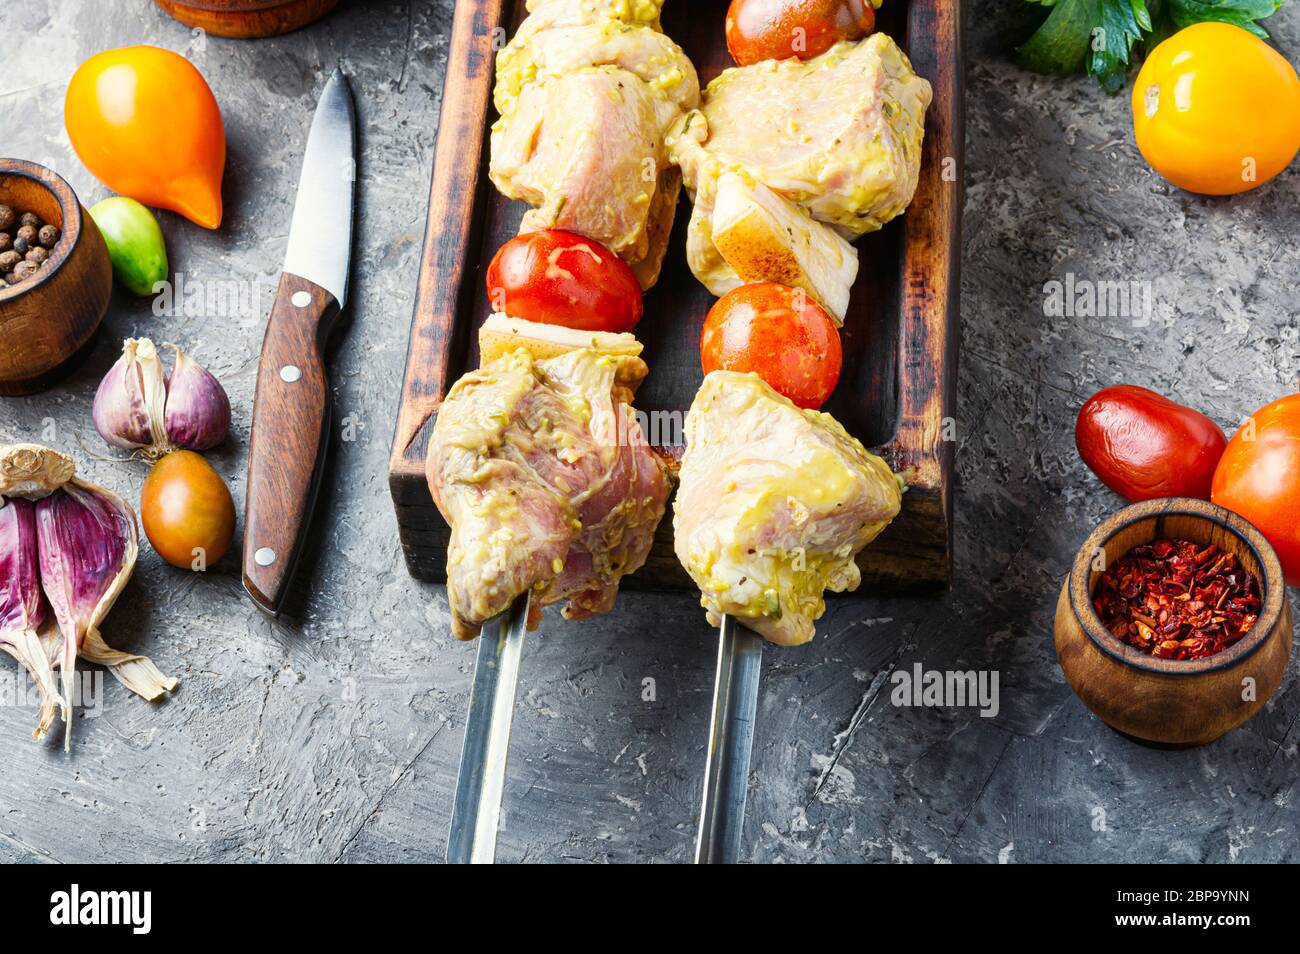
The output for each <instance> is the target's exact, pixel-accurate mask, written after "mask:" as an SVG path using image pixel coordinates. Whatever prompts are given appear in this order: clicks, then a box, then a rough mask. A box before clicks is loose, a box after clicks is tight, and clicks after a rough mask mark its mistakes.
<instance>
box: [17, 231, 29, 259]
mask: <svg viewBox="0 0 1300 954" xmlns="http://www.w3.org/2000/svg"><path fill="white" fill-rule="evenodd" d="M29 248H31V244H30V243H29V242H28V241H27V239H25V238H23V237H22V236H21V235H20V236H18V237H17V238H16V239H14V247H13V251H15V252H17V253H18V257H19V258H22V257H23V256H24V255H26V254H27V250H28V249H29Z"/></svg>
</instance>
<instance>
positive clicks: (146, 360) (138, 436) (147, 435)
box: [93, 338, 170, 456]
mask: <svg viewBox="0 0 1300 954" xmlns="http://www.w3.org/2000/svg"><path fill="white" fill-rule="evenodd" d="M166 396H167V391H166V382H165V380H164V378H163V367H162V361H161V360H160V358H159V356H158V351H157V349H156V348H155V347H154V343H153V342H152V341H150V340H149V339H148V338H138V339H137V338H127V339H126V341H125V342H124V344H123V347H122V357H120V358H118V359H117V363H116V364H115V365H113V367H112V368H110V369H109V371H108V374H106V375H104V380H103V381H101V382H99V390H97V391H96V392H95V407H94V412H93V413H94V419H95V430H97V431H99V436H100V437H102V438H104V440H106V441H107V442H108V443H109V444H111V445H113V446H114V447H122V448H125V449H127V450H137V449H143V450H144V451H145V452H146V454H149V455H150V456H159V455H161V454H165V453H166V452H167V451H168V450H170V448H169V447H167V433H166V431H165V429H164V428H163V425H162V421H163V407H164V402H165V401H166Z"/></svg>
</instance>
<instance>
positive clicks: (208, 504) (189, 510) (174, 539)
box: [140, 450, 235, 570]
mask: <svg viewBox="0 0 1300 954" xmlns="http://www.w3.org/2000/svg"><path fill="white" fill-rule="evenodd" d="M140 522H141V523H142V524H144V535H145V536H146V537H148V538H149V542H150V543H152V544H153V548H154V549H155V550H157V551H158V555H159V556H160V557H162V558H163V559H164V560H166V561H167V562H168V563H170V564H171V565H172V566H178V567H180V568H181V569H183V570H206V569H207V568H208V567H210V566H211V565H212V564H214V563H216V562H217V561H218V560H220V559H221V558H222V557H223V556H225V554H226V551H227V550H229V549H230V541H231V539H232V538H233V537H234V535H235V503H234V501H233V500H231V499H230V491H229V489H227V487H226V482H225V481H223V480H222V479H221V475H220V474H218V473H217V472H216V471H215V470H213V469H212V465H211V464H209V463H208V462H207V461H206V460H204V459H203V458H202V457H200V456H199V455H198V454H196V453H194V452H193V451H187V450H178V451H172V452H171V453H170V454H168V455H167V456H165V457H163V458H162V459H161V460H160V461H158V463H156V464H154V465H153V468H152V469H151V470H150V471H149V476H148V477H146V478H145V481H144V490H143V491H142V492H141V494H140Z"/></svg>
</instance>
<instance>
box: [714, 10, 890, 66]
mask: <svg viewBox="0 0 1300 954" xmlns="http://www.w3.org/2000/svg"><path fill="white" fill-rule="evenodd" d="M875 28H876V11H875V9H873V7H872V6H871V4H870V3H869V2H868V0H731V6H730V7H729V8H728V10H727V49H728V50H729V51H730V52H731V58H732V59H733V60H735V61H736V62H737V63H738V64H739V65H740V66H748V65H749V64H750V63H757V62H759V61H760V60H785V59H789V58H790V57H792V56H797V57H798V58H799V59H801V60H810V59H812V58H813V57H814V56H820V55H821V54H823V53H825V52H826V51H827V50H829V49H830V48H831V47H832V46H834V45H835V44H836V43H839V42H840V41H841V40H859V39H861V38H862V37H864V36H866V35H867V34H869V33H871V31H872V30H874V29H875Z"/></svg>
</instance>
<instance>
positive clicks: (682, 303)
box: [389, 0, 963, 592]
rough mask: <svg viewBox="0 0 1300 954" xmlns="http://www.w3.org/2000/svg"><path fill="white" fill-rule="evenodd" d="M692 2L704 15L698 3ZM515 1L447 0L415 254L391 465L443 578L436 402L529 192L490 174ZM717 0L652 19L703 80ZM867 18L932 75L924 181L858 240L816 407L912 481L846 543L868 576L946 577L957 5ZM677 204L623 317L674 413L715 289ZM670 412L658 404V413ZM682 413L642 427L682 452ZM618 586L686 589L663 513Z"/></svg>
mask: <svg viewBox="0 0 1300 954" xmlns="http://www.w3.org/2000/svg"><path fill="white" fill-rule="evenodd" d="M701 6H705V7H707V10H708V12H709V15H706V16H701V15H700V14H701V10H700V7H701ZM522 8H523V4H522V3H515V2H512V0H473V2H468V3H466V2H462V3H460V4H458V5H457V12H456V24H455V32H454V35H453V40H452V45H451V59H450V61H449V63H448V73H447V85H446V88H445V92H444V99H443V111H442V125H441V127H440V130H439V139H438V148H437V154H436V157H435V163H434V172H433V182H432V188H431V194H430V207H429V208H430V210H429V222H428V228H427V231H426V238H425V254H424V262H423V265H422V267H421V271H420V281H419V287H418V290H417V296H416V305H415V314H414V317H413V321H412V329H411V341H410V348H409V352H408V358H407V368H406V380H405V383H404V386H403V395H402V403H401V407H400V410H399V415H398V423H397V429H396V434H395V437H394V441H393V448H392V456H391V459H390V462H389V482H390V488H391V491H392V495H393V500H394V504H395V506H396V510H397V519H398V525H399V528H400V532H401V538H402V545H403V549H404V552H405V554H406V559H407V565H408V567H409V568H410V570H411V572H412V573H413V574H414V575H415V576H417V577H419V578H421V579H432V580H439V581H441V580H443V579H445V569H446V567H445V564H446V547H447V541H448V538H449V530H448V528H447V526H446V524H445V523H444V522H443V520H442V518H441V516H440V515H439V514H438V513H437V510H436V509H435V508H434V506H433V502H432V500H431V499H430V497H429V492H428V488H427V487H426V486H425V480H424V456H425V452H426V449H427V447H428V439H429V432H430V430H431V427H432V421H433V417H434V415H435V414H436V412H437V407H438V405H439V403H440V402H441V400H442V398H443V396H444V395H445V394H446V391H447V389H448V388H449V387H450V385H451V384H452V383H453V382H454V381H455V380H456V378H458V377H459V376H460V375H461V374H463V373H464V372H465V371H466V370H469V369H471V368H473V367H475V366H477V363H478V352H477V340H476V335H475V334H474V332H475V330H476V329H477V327H478V326H479V325H480V324H481V323H482V321H483V319H484V318H485V317H486V316H487V315H488V314H489V313H490V311H491V308H490V305H489V303H488V301H487V296H486V291H485V290H484V288H483V287H482V285H483V272H484V270H485V268H486V264H487V262H488V261H489V260H490V258H491V256H492V254H493V253H494V252H495V251H496V249H497V248H499V247H500V246H501V245H502V244H503V243H504V242H505V241H507V240H508V239H509V238H510V237H512V236H513V235H514V234H515V233H516V232H517V230H518V226H519V220H520V218H521V217H522V215H523V213H524V211H525V208H524V206H523V205H522V203H516V202H510V201H508V200H506V199H504V198H503V197H501V196H500V195H498V194H497V193H496V192H495V191H494V190H493V189H492V188H491V185H490V183H487V181H486V175H485V169H486V161H487V141H486V140H487V137H486V131H487V127H488V125H489V123H490V122H491V120H492V119H493V118H494V115H495V114H494V113H492V112H491V110H490V106H489V103H490V92H491V84H492V59H491V57H492V44H491V36H492V31H493V30H494V29H495V28H497V27H498V26H504V27H506V29H507V30H508V31H513V29H514V28H515V26H516V25H517V24H518V22H519V21H520V20H521V19H522V16H523V10H522ZM725 11H726V3H725V2H722V0H714V2H710V3H708V4H705V5H699V4H695V5H691V4H684V3H675V4H674V3H670V4H668V5H667V6H666V7H665V10H664V24H663V25H664V31H665V32H666V33H668V35H670V36H671V37H673V39H675V40H676V41H677V42H678V43H680V44H681V45H682V47H683V48H684V49H685V50H686V52H687V54H688V55H689V56H690V57H691V60H692V61H693V62H694V63H695V65H696V67H697V68H698V70H699V72H700V77H701V80H702V81H704V82H707V81H708V80H710V79H712V78H713V77H714V76H716V75H717V74H718V73H720V72H721V71H722V70H723V69H725V68H727V67H728V66H730V65H731V60H730V57H729V55H728V53H727V50H726V46H725V42H724V36H723V29H722V21H723V16H724V14H725ZM879 28H880V29H881V30H883V31H884V32H886V33H888V34H890V35H891V36H893V37H894V38H895V39H896V40H898V41H899V42H900V43H901V44H903V45H904V46H905V47H906V48H908V50H909V54H910V56H911V57H912V59H913V62H914V65H915V66H916V68H917V70H918V72H920V73H921V75H923V76H925V77H926V78H927V79H929V80H930V82H931V83H932V85H933V87H934V93H935V98H934V103H933V104H932V106H931V107H930V111H929V113H928V114H927V122H926V138H925V145H924V158H923V165H922V170H921V178H920V184H919V187H918V190H917V194H916V197H915V199H914V200H913V203H912V205H911V207H910V209H909V211H908V213H907V214H906V215H905V216H903V217H902V218H901V219H899V220H896V221H894V222H892V223H890V224H889V225H888V226H886V227H885V228H884V229H882V230H881V231H879V232H876V233H873V234H871V235H867V236H865V237H864V238H863V239H861V240H860V241H859V242H858V243H857V244H858V248H859V251H860V257H861V261H862V268H861V270H860V272H859V276H858V280H857V282H856V284H855V286H854V289H853V295H852V300H851V305H850V309H849V313H848V315H847V316H846V318H845V324H844V328H843V329H842V332H841V335H842V341H843V347H844V354H845V359H844V372H843V375H842V377H841V381H840V384H839V387H838V388H837V390H836V393H835V394H834V395H833V396H832V398H831V401H830V402H829V403H828V404H827V406H826V410H828V411H829V412H830V413H832V414H833V415H834V416H835V417H836V418H837V419H838V420H840V421H841V422H842V423H843V424H844V425H845V427H847V428H848V430H849V431H850V433H852V434H854V435H855V436H856V437H858V438H859V439H860V440H862V441H863V443H865V444H866V445H868V446H870V447H875V448H877V449H878V450H879V452H880V453H881V454H882V455H883V456H884V457H885V458H886V459H887V460H888V461H889V462H890V464H891V466H893V467H894V468H895V469H896V470H899V471H900V472H902V473H904V474H905V475H906V478H907V482H908V486H909V489H908V493H907V494H906V495H905V496H904V506H903V512H902V514H901V515H900V516H899V518H898V519H897V520H896V521H895V522H894V524H893V525H892V526H891V527H890V528H889V529H888V530H886V531H885V533H884V534H882V536H881V537H880V538H879V539H878V540H877V541H876V542H875V543H873V544H872V545H871V546H870V547H868V548H867V549H866V550H864V551H863V552H862V553H861V554H860V555H859V558H858V563H859V566H860V567H861V569H862V571H863V587H862V589H863V591H864V592H899V591H915V590H929V589H939V588H942V587H945V586H947V585H948V584H949V583H950V576H951V560H952V457H953V450H954V447H955V434H953V433H952V429H951V427H950V426H946V424H947V422H949V421H950V420H951V418H952V416H953V413H954V404H955V381H956V354H957V336H958V330H957V323H958V314H957V312H958V280H959V259H960V227H961V207H962V195H961V188H960V184H959V183H960V176H959V171H960V165H961V160H962V151H963V109H962V75H963V74H962V70H963V66H962V57H961V22H960V10H959V8H958V6H957V5H956V4H949V3H946V2H943V0H914V2H913V3H911V4H910V5H907V6H904V5H901V4H895V5H892V6H887V7H886V8H885V9H883V10H882V11H881V16H880V19H879ZM689 217H690V207H689V203H688V202H687V201H683V203H682V204H681V206H680V207H679V209H678V214H677V219H676V222H675V225H674V230H673V237H672V240H671V242H670V245H669V249H668V254H667V257H666V259H665V262H664V268H663V273H662V275H661V277H660V280H659V283H658V284H657V285H656V286H655V287H654V288H653V289H651V290H650V292H649V293H647V295H646V302H645V305H646V307H645V317H644V318H643V319H642V321H641V323H640V324H639V325H638V327H637V329H636V334H637V337H638V338H639V339H641V341H642V342H644V344H645V348H646V350H645V353H644V355H643V357H644V358H645V359H646V362H647V363H648V364H649V366H650V376H649V378H648V379H647V380H646V381H645V383H644V384H643V385H642V386H641V389H640V391H639V392H638V395H637V407H638V408H639V409H641V410H643V411H646V412H647V413H648V414H649V415H651V417H652V418H653V417H654V415H655V414H656V413H657V412H677V417H676V420H677V422H678V423H679V422H680V419H681V412H684V411H685V410H686V409H687V408H688V407H689V406H690V403H691V400H692V399H693V398H694V396H695V392H696V390H697V389H698V388H699V385H700V382H701V380H702V373H701V370H700V364H699V351H698V341H699V337H700V331H701V328H702V326H703V322H704V318H705V316H706V315H707V314H708V310H709V308H710V307H711V306H712V304H713V301H714V299H713V297H712V296H711V295H710V294H709V293H708V291H707V290H706V289H705V288H704V287H703V286H702V285H700V283H699V282H698V281H697V280H696V279H695V277H694V276H693V275H692V274H691V272H690V269H689V267H688V265H687V263H686V256H685V233H686V224H687V221H688V220H689ZM665 420H667V418H665ZM679 430H680V428H678V429H677V431H674V430H673V428H672V427H668V428H666V429H665V430H664V431H663V432H661V433H658V434H652V435H651V440H652V443H655V444H657V445H659V446H661V448H663V449H665V450H667V451H668V452H670V453H673V452H675V453H676V454H677V455H678V456H679V455H680V450H681V448H680V441H681V436H680V433H679ZM624 585H625V586H630V587H637V586H644V587H653V588H660V587H664V588H673V589H679V588H680V589H691V588H692V587H693V584H692V583H691V581H690V578H689V577H688V576H687V574H686V573H685V571H684V570H683V569H682V568H681V566H680V565H679V564H678V562H677V559H676V556H675V555H674V553H673V546H672V527H671V520H669V519H665V521H664V522H663V523H662V524H661V525H660V528H659V531H658V533H657V534H656V537H655V543H654V547H653V550H652V552H651V554H650V556H649V559H648V560H647V562H646V565H645V566H644V567H643V568H642V569H641V570H639V571H638V572H637V573H634V574H632V575H631V576H629V577H628V578H626V580H625V582H624Z"/></svg>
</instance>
